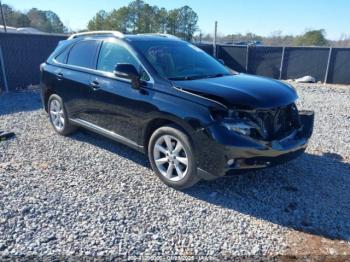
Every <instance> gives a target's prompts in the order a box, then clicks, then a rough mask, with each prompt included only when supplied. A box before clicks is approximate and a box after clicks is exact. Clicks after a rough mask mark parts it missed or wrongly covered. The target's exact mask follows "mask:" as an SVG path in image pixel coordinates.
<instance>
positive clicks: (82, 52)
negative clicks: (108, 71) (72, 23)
mask: <svg viewBox="0 0 350 262" xmlns="http://www.w3.org/2000/svg"><path fill="white" fill-rule="evenodd" d="M97 47H98V41H95V40H88V41H82V42H79V43H77V44H75V45H74V46H73V47H72V49H71V51H70V52H69V56H68V64H70V65H75V66H80V67H86V68H93V67H94V66H93V59H94V56H95V54H96V50H97Z"/></svg>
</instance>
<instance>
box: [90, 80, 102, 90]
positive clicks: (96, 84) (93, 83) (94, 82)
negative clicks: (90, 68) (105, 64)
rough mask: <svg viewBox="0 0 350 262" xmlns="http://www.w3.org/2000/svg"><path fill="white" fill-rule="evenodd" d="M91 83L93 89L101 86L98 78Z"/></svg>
mask: <svg viewBox="0 0 350 262" xmlns="http://www.w3.org/2000/svg"><path fill="white" fill-rule="evenodd" d="M90 85H91V87H92V89H94V90H97V89H99V88H100V83H99V82H97V81H96V80H94V81H92V82H91V83H90Z"/></svg>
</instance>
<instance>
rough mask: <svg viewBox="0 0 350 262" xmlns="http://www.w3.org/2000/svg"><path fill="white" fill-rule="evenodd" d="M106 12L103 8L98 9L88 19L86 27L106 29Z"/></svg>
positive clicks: (92, 29)
mask: <svg viewBox="0 0 350 262" xmlns="http://www.w3.org/2000/svg"><path fill="white" fill-rule="evenodd" d="M107 18H108V14H107V12H106V11H105V10H100V11H98V12H97V14H96V15H95V16H94V17H93V18H92V19H91V20H90V21H89V23H88V29H89V30H91V31H96V30H106V29H108V28H106V27H107V21H108V19H107Z"/></svg>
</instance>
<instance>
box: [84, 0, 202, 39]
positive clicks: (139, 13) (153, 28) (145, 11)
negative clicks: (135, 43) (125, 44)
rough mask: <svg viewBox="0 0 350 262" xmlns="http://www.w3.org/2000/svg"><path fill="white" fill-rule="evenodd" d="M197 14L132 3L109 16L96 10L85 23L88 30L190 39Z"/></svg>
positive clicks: (184, 9)
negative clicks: (164, 34)
mask: <svg viewBox="0 0 350 262" xmlns="http://www.w3.org/2000/svg"><path fill="white" fill-rule="evenodd" d="M197 22H198V15H197V14H196V13H195V12H194V11H193V10H192V9H191V8H190V7H189V6H184V7H181V8H178V9H174V10H170V11H169V12H168V11H167V10H166V9H165V8H159V7H158V6H151V5H149V4H147V3H145V2H144V1H142V0H134V1H132V2H131V3H130V4H129V5H128V6H124V7H121V8H119V9H114V10H112V11H111V12H110V13H107V12H105V11H103V10H101V11H99V12H98V13H97V14H96V15H95V16H94V17H93V18H92V19H91V20H90V21H89V23H88V29H89V30H107V29H113V30H119V31H122V32H124V33H134V34H137V33H170V34H174V35H177V36H179V37H181V38H183V39H186V40H192V38H193V35H194V33H195V31H196V30H197V29H198V26H197Z"/></svg>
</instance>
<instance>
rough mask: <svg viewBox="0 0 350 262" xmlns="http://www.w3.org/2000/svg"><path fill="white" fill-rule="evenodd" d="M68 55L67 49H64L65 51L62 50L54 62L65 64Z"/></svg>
mask: <svg viewBox="0 0 350 262" xmlns="http://www.w3.org/2000/svg"><path fill="white" fill-rule="evenodd" d="M68 53H69V48H66V50H64V51H63V52H61V53H60V54H59V55H58V56H56V57H55V60H56V62H58V63H61V64H65V63H67V57H68Z"/></svg>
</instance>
